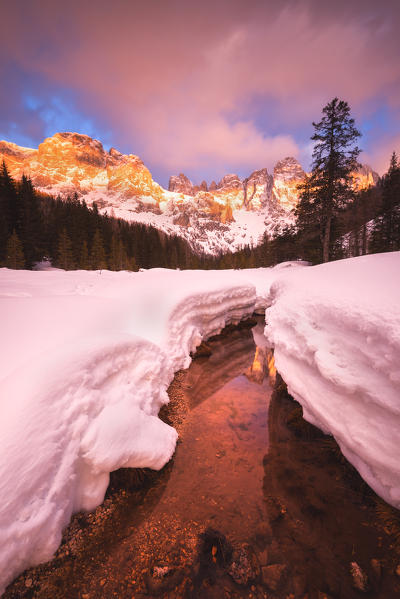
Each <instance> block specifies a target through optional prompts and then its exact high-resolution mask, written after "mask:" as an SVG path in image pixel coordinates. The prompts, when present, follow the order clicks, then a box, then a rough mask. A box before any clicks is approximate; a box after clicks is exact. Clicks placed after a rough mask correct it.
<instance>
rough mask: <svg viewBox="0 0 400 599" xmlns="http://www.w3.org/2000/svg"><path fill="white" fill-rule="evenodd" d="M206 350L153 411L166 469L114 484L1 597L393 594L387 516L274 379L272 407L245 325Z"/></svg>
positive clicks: (118, 477) (393, 547)
mask: <svg viewBox="0 0 400 599" xmlns="http://www.w3.org/2000/svg"><path fill="white" fill-rule="evenodd" d="M207 345H209V349H210V350H211V354H210V355H208V356H204V355H203V356H202V357H199V358H198V359H196V360H194V361H193V363H192V365H191V367H190V368H189V369H188V370H187V371H180V372H178V373H177V374H176V376H175V378H174V381H173V382H172V384H171V386H170V388H169V390H168V393H169V396H170V403H169V404H168V406H165V407H164V408H163V409H162V410H161V412H160V417H161V418H163V419H164V420H165V421H166V422H168V423H169V424H172V425H173V426H174V427H175V428H177V430H178V432H179V435H180V439H179V442H178V448H177V452H176V455H175V456H174V458H173V460H171V462H170V463H169V464H168V465H167V466H166V467H165V468H164V469H163V470H162V471H161V472H153V471H151V470H148V469H141V470H132V469H122V470H119V471H118V472H115V473H112V475H111V481H110V486H109V489H108V492H107V497H106V500H105V502H104V503H103V504H102V505H101V506H99V507H98V508H97V509H96V510H95V511H94V512H93V513H91V514H82V513H81V514H77V515H76V516H74V518H73V519H72V522H71V524H70V526H69V527H68V528H67V530H66V531H65V532H64V537H63V543H62V545H61V546H60V548H59V550H58V551H57V554H56V556H55V558H54V559H53V560H52V561H51V562H48V563H47V564H43V565H41V566H39V567H37V568H31V569H30V570H28V571H26V572H24V573H23V574H21V576H19V578H18V579H17V580H16V581H14V582H13V583H12V584H11V585H10V586H9V587H8V589H7V591H6V593H5V595H4V597H5V599H11V598H13V599H16V598H17V597H18V599H19V598H25V597H26V598H28V597H29V598H30V597H37V598H42V599H50V598H51V599H58V598H60V599H61V598H67V597H68V598H75V597H76V598H82V599H92V598H100V597H101V598H103V597H107V598H108V597H118V598H124V597H133V598H138V599H140V598H144V597H147V598H148V597H165V598H166V599H175V598H177V599H179V598H185V599H186V598H188V599H189V598H191V597H193V598H204V599H208V598H210V599H213V598H216V599H218V598H220V597H231V598H241V597H250V598H254V599H257V598H258V599H261V598H266V597H268V598H269V599H284V598H285V599H288V598H290V599H323V598H324V597H325V598H327V599H329V598H332V599H334V598H338V599H339V598H344V599H353V598H356V597H360V595H365V596H366V597H371V598H372V597H374V598H375V597H376V598H377V599H383V598H384V599H392V598H395V597H396V596H400V578H399V577H398V576H397V575H396V574H395V569H396V567H397V565H398V564H399V563H400V547H399V542H398V540H399V538H400V533H399V531H400V525H399V517H398V512H397V511H396V510H394V509H393V508H391V507H390V506H387V504H385V503H384V502H382V500H380V499H379V498H377V496H376V495H375V494H374V493H373V492H372V491H371V490H370V489H369V487H367V485H366V484H365V483H364V482H363V481H362V479H361V478H360V477H359V475H358V473H357V472H356V471H355V470H354V468H352V467H351V466H350V465H349V464H348V462H347V461H346V460H345V459H344V458H343V456H342V454H341V452H340V450H339V448H338V446H337V445H336V443H335V442H334V440H333V439H332V438H331V437H327V436H325V435H323V434H322V433H321V432H320V431H319V430H318V429H316V428H315V427H313V426H311V425H310V424H308V423H307V422H305V421H304V420H303V417H302V410H301V406H300V405H299V404H297V403H296V402H294V401H293V399H292V398H290V396H289V395H288V394H287V390H286V386H285V385H284V383H283V381H282V380H281V379H280V377H279V375H278V377H277V382H276V385H275V390H274V393H273V395H272V398H271V400H270V395H271V393H270V390H269V387H268V383H267V381H266V380H264V381H262V380H261V377H260V376H259V373H258V369H255V368H254V351H255V347H254V344H253V341H252V334H251V331H250V330H249V329H248V328H247V329H246V328H242V327H241V328H238V327H230V331H229V332H226V331H224V334H223V335H221V336H218V337H216V338H214V339H213V340H211V341H210V340H209V341H208V342H207ZM269 359H270V357H269ZM264 362H265V363H268V360H265V361H262V360H260V356H258V358H257V364H261V363H264ZM252 364H253V369H251V365H252ZM255 370H257V372H256V373H255ZM245 372H246V373H247V376H248V377H249V378H246V377H245V376H240V375H242V373H245ZM255 374H256V375H257V376H255ZM232 379H233V380H232ZM249 379H252V380H254V381H258V382H259V383H261V384H258V385H257V384H256V383H255V382H252V380H249ZM269 401H270V403H269ZM268 404H269V409H268ZM267 412H268V427H267ZM263 458H264V459H263ZM363 576H365V579H364V578H363ZM357 584H359V585H361V586H362V585H363V584H364V586H365V589H364V590H363V591H362V590H360V589H358V590H357V589H356V588H354V587H355V586H357Z"/></svg>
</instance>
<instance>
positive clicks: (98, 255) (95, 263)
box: [90, 229, 107, 270]
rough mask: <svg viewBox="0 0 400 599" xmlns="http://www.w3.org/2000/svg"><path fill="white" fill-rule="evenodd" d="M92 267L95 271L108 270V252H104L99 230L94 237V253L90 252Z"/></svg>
mask: <svg viewBox="0 0 400 599" xmlns="http://www.w3.org/2000/svg"><path fill="white" fill-rule="evenodd" d="M90 267H91V268H92V269H93V270H101V269H106V268H107V259H106V252H105V250H104V244H103V239H102V237H101V234H100V231H99V230H98V229H96V231H95V233H94V236H93V242H92V251H91V252H90Z"/></svg>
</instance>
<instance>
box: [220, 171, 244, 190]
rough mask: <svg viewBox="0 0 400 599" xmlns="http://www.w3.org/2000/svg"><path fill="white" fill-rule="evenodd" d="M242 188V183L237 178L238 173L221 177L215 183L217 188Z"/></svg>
mask: <svg viewBox="0 0 400 599" xmlns="http://www.w3.org/2000/svg"><path fill="white" fill-rule="evenodd" d="M224 188H229V189H242V188H243V183H242V181H241V180H240V178H239V175H236V174H229V175H225V176H224V177H222V179H221V181H220V182H219V183H218V185H217V189H224Z"/></svg>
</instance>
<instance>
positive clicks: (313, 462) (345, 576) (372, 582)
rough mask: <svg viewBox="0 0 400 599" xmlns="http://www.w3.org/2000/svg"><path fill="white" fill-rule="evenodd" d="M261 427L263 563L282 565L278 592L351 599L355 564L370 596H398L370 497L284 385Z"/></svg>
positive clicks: (389, 551) (392, 560)
mask: <svg viewBox="0 0 400 599" xmlns="http://www.w3.org/2000/svg"><path fill="white" fill-rule="evenodd" d="M268 428H269V439H270V445H269V449H268V453H267V454H266V456H265V458H264V467H265V476H264V493H265V499H266V505H267V508H268V510H267V511H268V522H269V524H270V525H271V527H272V531H273V539H274V540H273V542H272V544H271V545H270V546H269V559H270V561H271V563H283V564H285V565H287V567H288V573H289V575H288V577H287V580H286V582H285V581H284V582H283V586H282V587H281V591H282V593H283V592H284V591H285V593H293V594H294V596H295V597H303V596H306V594H307V597H309V598H310V599H313V598H314V597H315V599H317V598H321V597H340V598H343V599H356V598H357V597H359V596H360V589H359V590H357V589H356V588H355V587H356V586H357V584H358V582H359V581H358V582H357V580H356V579H355V577H354V576H353V575H352V574H351V569H352V566H351V564H356V565H357V567H360V568H361V569H362V571H363V573H364V574H365V575H366V579H368V581H367V582H366V583H365V587H366V588H364V592H367V591H368V595H369V596H373V597H377V598H378V597H379V598H382V599H383V598H392V597H396V596H399V595H398V593H399V591H400V585H399V582H398V579H397V580H396V577H395V576H393V573H394V569H395V565H396V561H395V560H396V557H395V554H394V552H393V546H392V545H391V544H390V539H388V537H387V535H386V534H385V531H384V530H383V526H382V525H381V524H380V523H379V521H378V520H377V513H376V506H377V498H376V496H375V494H374V493H373V492H372V491H371V490H370V489H369V488H368V487H367V485H366V484H365V483H364V481H363V480H362V479H361V477H360V476H359V475H358V473H357V472H356V471H355V470H354V469H353V468H352V466H350V465H349V464H348V463H347V462H345V460H344V458H343V457H342V456H341V454H340V451H339V449H338V447H337V445H336V443H335V441H334V440H333V439H332V438H330V437H327V436H325V435H323V434H322V433H321V432H320V431H319V430H318V429H316V428H315V427H313V426H311V425H309V424H308V423H307V422H305V421H304V420H303V419H302V410H301V407H300V406H299V404H297V402H294V401H293V400H292V399H291V398H290V397H289V396H288V395H287V392H286V390H285V389H284V386H281V387H280V389H277V390H275V392H274V394H273V396H272V399H271V402H270V409H269V420H268ZM378 501H379V500H378ZM389 509H391V508H389ZM397 559H398V558H397ZM383 570H385V575H383V574H382V573H383ZM353 573H354V567H353ZM282 596H285V595H282Z"/></svg>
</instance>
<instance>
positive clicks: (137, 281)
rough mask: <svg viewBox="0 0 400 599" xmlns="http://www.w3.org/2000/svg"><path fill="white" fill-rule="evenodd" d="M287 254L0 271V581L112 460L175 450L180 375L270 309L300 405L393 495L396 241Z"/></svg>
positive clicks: (79, 504)
mask: <svg viewBox="0 0 400 599" xmlns="http://www.w3.org/2000/svg"><path fill="white" fill-rule="evenodd" d="M285 266H286V267H287V268H286V267H285ZM288 266H291V265H289V264H286V265H278V267H275V268H274V269H255V270H244V271H168V270H163V269H154V270H150V271H145V272H139V273H127V272H122V273H112V272H108V271H102V272H85V271H73V272H64V271H60V270H52V271H41V272H30V271H12V270H8V269H0V330H1V343H2V350H1V360H0V397H1V402H0V423H1V425H0V426H1V436H0V490H1V502H0V528H1V535H0V547H1V551H0V590H1V588H4V586H5V585H6V584H7V583H8V582H9V581H10V580H11V579H12V578H13V577H14V576H15V575H16V574H18V573H19V572H21V571H22V570H23V569H24V568H26V567H27V566H30V565H34V564H37V563H39V562H41V561H45V560H47V559H49V558H50V557H51V556H52V554H53V553H54V551H55V550H56V548H57V546H58V544H59V542H60V540H61V532H62V529H63V528H64V527H65V526H66V525H67V523H68V522H69V519H70V517H71V515H72V513H74V512H76V511H78V510H81V509H92V508H94V507H95V506H96V505H98V504H99V503H100V502H101V501H102V499H103V496H104V493H105V490H106V488H107V485H108V480H109V472H110V471H112V470H115V469H117V468H120V467H124V466H130V467H143V466H148V467H151V468H155V469H159V468H161V467H162V466H163V465H164V464H165V463H166V462H167V461H168V460H169V459H170V457H171V455H172V454H173V452H174V448H175V443H176V437H177V435H176V431H175V430H174V429H173V428H171V427H170V426H168V425H167V424H165V423H163V422H162V421H161V420H160V419H159V418H158V416H157V415H158V411H159V409H160V407H161V405H162V404H164V403H165V402H167V401H168V396H167V392H166V390H167V388H168V385H169V383H170V382H171V380H172V377H173V375H174V372H176V371H177V370H178V369H180V368H186V367H187V366H188V365H189V363H190V352H191V351H194V349H195V348H196V346H197V345H198V344H199V343H200V342H201V340H202V339H206V338H208V337H209V336H211V335H213V334H215V333H217V332H219V331H220V330H221V328H223V326H225V324H227V323H230V322H233V323H235V322H238V321H239V320H240V319H242V318H245V317H246V316H248V315H250V314H252V313H253V311H254V310H257V311H259V312H260V311H263V310H264V309H265V308H266V307H267V306H269V307H268V309H267V312H266V315H267V319H268V325H267V329H266V332H267V336H268V338H269V340H270V342H271V344H273V345H274V346H275V352H276V353H275V355H276V362H277V367H278V370H279V371H280V372H281V374H282V376H283V377H284V379H285V380H286V381H287V383H288V385H289V389H290V391H291V392H292V393H293V395H294V396H295V397H296V398H297V399H298V400H299V401H300V402H301V403H302V404H303V406H304V411H305V414H306V417H307V418H309V419H310V420H311V421H312V422H315V423H317V424H318V425H319V426H321V427H322V428H323V429H324V430H326V431H330V432H332V433H333V434H334V435H335V437H336V438H337V440H338V442H339V443H340V445H341V447H342V450H343V452H344V453H345V455H346V456H347V457H348V458H349V459H350V461H351V462H352V463H353V464H355V466H356V467H357V468H358V469H359V470H360V472H361V474H362V476H364V478H365V479H366V480H367V481H368V482H369V483H370V484H371V486H373V487H374V488H375V489H376V490H377V491H378V493H379V494H380V495H382V496H383V497H384V498H385V499H387V500H388V501H390V502H391V503H393V504H394V505H397V506H399V505H400V469H399V465H398V459H397V458H398V448H399V430H400V373H399V358H400V315H399V305H400V285H399V277H398V272H399V267H400V253H396V254H385V255H378V256H370V257H363V258H355V259H352V260H345V261H341V262H336V263H333V264H329V265H324V266H318V267H311V268H300V267H296V268H293V267H288Z"/></svg>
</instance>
